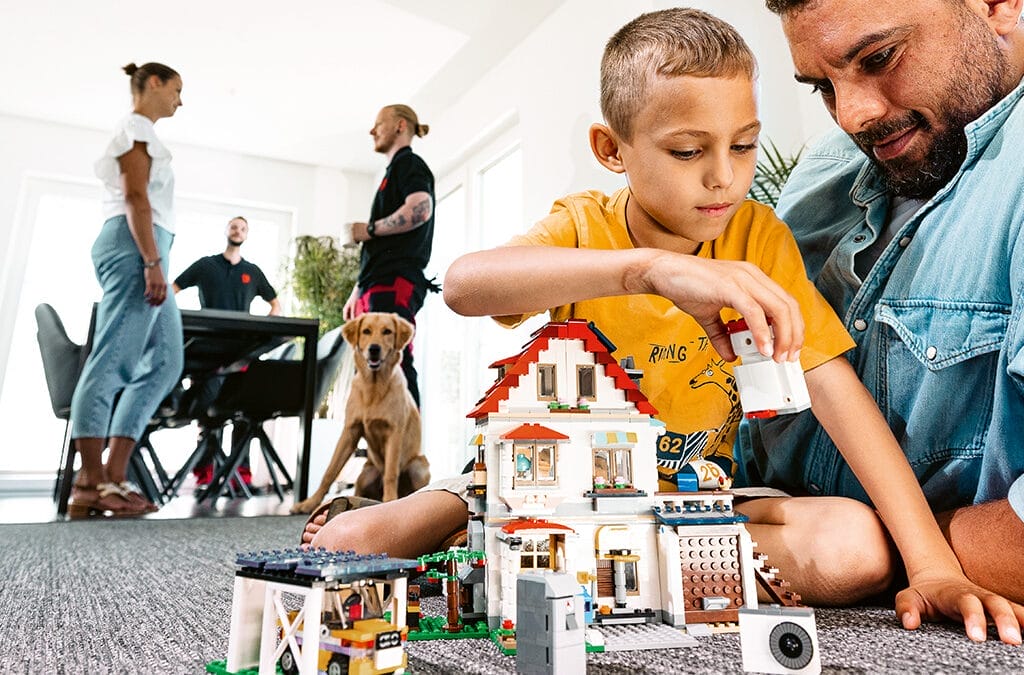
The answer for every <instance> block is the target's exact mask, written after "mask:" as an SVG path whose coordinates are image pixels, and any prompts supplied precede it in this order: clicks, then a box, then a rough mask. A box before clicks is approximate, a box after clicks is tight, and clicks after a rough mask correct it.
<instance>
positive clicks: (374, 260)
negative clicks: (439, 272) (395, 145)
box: [359, 147, 437, 289]
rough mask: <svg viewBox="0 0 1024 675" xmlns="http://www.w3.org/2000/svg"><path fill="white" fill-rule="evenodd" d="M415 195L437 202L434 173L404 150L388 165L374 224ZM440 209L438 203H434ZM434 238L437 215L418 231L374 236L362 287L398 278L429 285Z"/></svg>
mask: <svg viewBox="0 0 1024 675" xmlns="http://www.w3.org/2000/svg"><path fill="white" fill-rule="evenodd" d="M414 192H426V193H428V194H429V195H430V200H431V202H433V201H434V174H432V173H431V172H430V168H429V167H427V163H426V162H424V161H423V159H422V158H420V156H419V155H416V154H414V153H413V151H412V148H410V147H404V148H402V149H401V150H399V151H398V152H396V153H395V156H394V157H392V158H391V163H390V164H388V168H387V171H386V172H385V173H384V179H383V180H381V182H380V187H378V188H377V194H376V195H375V196H374V198H373V208H372V209H371V210H370V221H369V222H371V223H372V222H375V221H377V220H380V219H381V218H384V217H386V216H390V215H391V214H392V213H394V212H395V211H397V210H398V209H399V208H400V207H401V206H402V204H404V203H405V198H406V197H408V196H409V195H411V194H412V193H414ZM434 206H435V208H436V206H437V205H436V203H435V204H434ZM433 239H434V214H433V209H432V210H431V214H430V218H428V219H427V222H425V223H423V224H422V225H420V226H419V227H417V228H416V229H415V230H410V231H409V232H403V233H402V234H394V235H388V236H384V237H374V238H373V239H370V240H368V241H364V242H363V250H362V254H361V258H360V268H359V287H360V288H362V289H366V288H367V287H368V286H370V285H371V284H376V283H387V282H389V281H391V280H393V279H394V278H395V277H404V278H406V279H408V280H409V281H411V282H413V283H414V284H417V285H421V286H424V285H426V284H427V281H426V279H425V278H424V276H423V270H424V269H425V268H426V266H427V263H428V262H430V247H431V243H432V242H433Z"/></svg>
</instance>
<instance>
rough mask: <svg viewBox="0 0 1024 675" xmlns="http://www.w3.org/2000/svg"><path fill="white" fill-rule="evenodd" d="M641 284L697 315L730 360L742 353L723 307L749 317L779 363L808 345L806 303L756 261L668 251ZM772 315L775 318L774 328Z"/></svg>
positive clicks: (756, 334) (749, 323)
mask: <svg viewBox="0 0 1024 675" xmlns="http://www.w3.org/2000/svg"><path fill="white" fill-rule="evenodd" d="M641 283H643V284H644V286H645V288H646V289H647V290H646V292H649V293H653V294H655V295H661V296H663V297H665V298H668V299H669V300H671V301H672V302H673V303H675V305H676V306H677V307H679V309H681V310H683V311H684V312H686V313H687V314H689V315H690V316H692V317H693V318H694V319H696V320H697V322H698V323H699V324H700V325H701V326H702V327H703V328H704V330H705V332H707V334H708V337H709V338H710V339H711V344H712V345H714V347H715V349H716V350H717V351H718V353H719V354H720V355H721V356H722V358H724V359H725V360H726V361H733V360H735V359H736V354H735V353H733V350H732V343H730V341H729V335H728V334H727V333H726V330H725V324H724V323H723V322H722V318H721V315H720V311H721V309H722V307H731V308H732V309H735V310H736V311H737V312H739V313H740V314H741V315H742V316H743V318H744V319H745V320H746V322H747V326H748V327H749V328H750V330H751V332H752V333H753V335H754V341H755V342H756V343H757V348H758V351H760V352H761V353H762V354H764V355H765V356H771V357H773V358H774V359H775V360H776V361H778V362H782V361H793V360H796V358H797V357H798V356H799V354H800V348H801V347H803V343H804V320H803V316H802V315H801V314H800V306H799V305H798V304H797V302H796V300H795V299H794V298H793V296H791V295H790V294H789V293H787V292H786V291H785V289H783V288H782V286H779V285H778V284H777V283H775V282H774V281H773V280H772V279H771V278H770V277H769V276H768V275H767V274H765V273H764V272H762V271H761V270H760V268H758V267H757V266H756V265H753V264H751V263H747V262H738V261H731V260H707V259H704V258H698V257H696V256H692V255H680V254H676V253H664V254H661V255H659V256H657V257H656V258H655V259H654V261H653V262H652V263H651V264H650V265H649V266H648V267H647V268H646V270H644V271H643V272H642V282H641ZM768 317H771V320H772V327H771V328H769V327H768ZM772 329H774V332H775V344H774V347H773V345H772Z"/></svg>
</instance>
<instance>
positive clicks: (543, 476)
mask: <svg viewBox="0 0 1024 675" xmlns="http://www.w3.org/2000/svg"><path fill="white" fill-rule="evenodd" d="M512 454H513V456H514V457H515V480H514V481H513V485H512V487H513V488H519V487H527V486H530V487H553V486H556V485H558V473H557V471H556V470H555V468H556V466H557V463H558V462H557V460H558V451H557V447H556V446H555V444H554V443H537V444H533V443H530V444H525V443H524V444H519V443H517V444H516V445H515V446H513V453H512Z"/></svg>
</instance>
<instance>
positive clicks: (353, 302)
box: [341, 286, 362, 321]
mask: <svg viewBox="0 0 1024 675" xmlns="http://www.w3.org/2000/svg"><path fill="white" fill-rule="evenodd" d="M360 295H362V292H361V291H360V290H359V286H353V287H352V292H351V293H349V295H348V300H346V301H345V306H344V307H342V308H341V318H342V319H344V320H345V321H351V320H352V319H354V318H356V306H357V305H358V304H359V296H360Z"/></svg>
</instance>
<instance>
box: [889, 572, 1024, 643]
mask: <svg viewBox="0 0 1024 675" xmlns="http://www.w3.org/2000/svg"><path fill="white" fill-rule="evenodd" d="M896 616H898V617H899V619H900V623H902V624H903V627H904V628H906V629H907V630H914V629H916V628H917V627H918V626H920V625H921V621H922V620H924V621H941V620H942V619H945V618H949V619H954V620H956V621H963V622H964V628H965V629H966V632H967V637H969V638H970V639H971V640H973V641H974V642H984V641H985V637H986V634H987V633H988V620H987V619H988V617H991V618H992V620H993V621H994V622H995V625H996V631H997V632H998V633H999V639H1000V640H1002V641H1003V642H1005V643H1007V644H1011V645H1019V644H1020V643H1021V626H1024V607H1022V606H1021V605H1018V604H1017V603H1015V602H1010V601H1009V600H1007V599H1006V598H1004V597H1002V596H1001V595H996V594H995V593H991V592H989V591H986V590H985V589H984V588H982V587H981V586H978V585H976V584H973V583H971V582H970V580H968V579H967V577H960V578H958V579H949V578H940V579H935V580H924V581H919V580H915V581H914V582H913V583H912V584H911V586H910V588H906V589H904V590H902V591H900V592H899V593H898V594H897V595H896Z"/></svg>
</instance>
